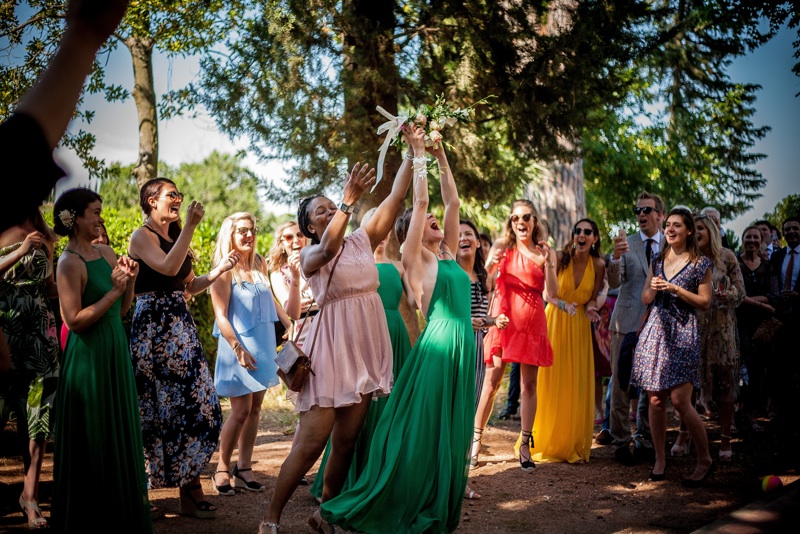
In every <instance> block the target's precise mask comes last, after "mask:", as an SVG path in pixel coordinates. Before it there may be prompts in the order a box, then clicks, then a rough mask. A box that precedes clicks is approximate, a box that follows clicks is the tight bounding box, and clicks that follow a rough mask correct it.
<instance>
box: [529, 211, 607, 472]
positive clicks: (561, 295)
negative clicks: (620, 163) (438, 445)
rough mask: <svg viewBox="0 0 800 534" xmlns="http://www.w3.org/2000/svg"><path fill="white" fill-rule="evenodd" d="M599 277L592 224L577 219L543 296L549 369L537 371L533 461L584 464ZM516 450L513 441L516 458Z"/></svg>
mask: <svg viewBox="0 0 800 534" xmlns="http://www.w3.org/2000/svg"><path fill="white" fill-rule="evenodd" d="M604 273H605V264H604V263H603V260H602V259H601V258H600V234H599V230H598V228H597V224H596V223H595V222H594V221H592V220H591V219H581V220H580V221H578V223H577V224H576V225H575V227H574V228H573V229H572V241H571V242H569V243H567V244H566V245H565V246H564V248H563V250H562V251H560V252H559V253H558V295H547V296H546V297H545V300H546V301H547V302H548V303H549V305H548V306H547V309H546V310H545V315H546V317H547V336H548V338H549V340H550V344H551V345H552V347H553V365H552V366H551V367H543V368H541V369H540V370H539V395H538V396H539V407H538V410H537V413H536V419H535V420H534V424H533V438H534V439H533V442H534V444H535V446H534V447H532V448H531V456H532V458H533V459H534V460H535V461H542V460H544V461H552V462H569V463H576V462H581V461H584V462H588V461H589V451H590V449H591V447H592V430H593V424H594V356H593V352H592V326H591V322H592V321H597V320H599V319H600V316H599V314H598V308H597V303H596V299H597V295H598V293H599V292H600V288H601V287H602V285H603V275H604ZM519 447H520V441H519V440H517V444H516V446H515V451H516V452H517V454H518V453H519Z"/></svg>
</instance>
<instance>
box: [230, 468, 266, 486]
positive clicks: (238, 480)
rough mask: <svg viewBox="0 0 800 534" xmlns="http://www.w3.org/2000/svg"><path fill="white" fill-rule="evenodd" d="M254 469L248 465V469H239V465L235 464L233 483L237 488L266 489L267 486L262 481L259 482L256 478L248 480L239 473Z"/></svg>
mask: <svg viewBox="0 0 800 534" xmlns="http://www.w3.org/2000/svg"><path fill="white" fill-rule="evenodd" d="M252 470H253V469H252V468H250V467H248V468H247V469H239V466H238V465H236V464H233V473H232V475H233V484H234V485H235V486H236V487H237V488H241V489H246V490H247V491H264V490H265V489H267V487H266V486H265V485H264V484H262V483H261V482H257V481H255V480H251V481H249V482H248V481H247V480H245V479H244V478H242V477H240V476H239V473H245V472H247V471H252Z"/></svg>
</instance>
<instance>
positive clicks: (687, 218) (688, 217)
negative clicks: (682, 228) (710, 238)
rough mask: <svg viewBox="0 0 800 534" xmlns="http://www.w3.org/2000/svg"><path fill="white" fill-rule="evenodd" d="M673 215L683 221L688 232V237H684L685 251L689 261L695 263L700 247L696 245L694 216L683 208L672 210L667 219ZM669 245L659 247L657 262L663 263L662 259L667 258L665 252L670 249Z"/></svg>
mask: <svg viewBox="0 0 800 534" xmlns="http://www.w3.org/2000/svg"><path fill="white" fill-rule="evenodd" d="M673 215H679V216H680V217H681V219H683V224H685V225H686V229H687V230H688V231H689V233H688V235H687V236H686V250H687V251H688V252H689V261H691V262H695V261H696V260H697V258H699V257H700V256H702V254H701V253H700V247H699V246H698V244H697V229H696V228H695V227H694V215H693V214H692V212H691V211H689V210H688V209H687V208H684V207H677V208H672V209H671V210H670V211H669V214H668V215H667V219H669V218H670V217H672V216H673ZM671 248H672V247H671V246H670V244H669V243H666V240H665V244H664V246H663V247H661V251H660V252H659V253H658V260H659V261H663V260H664V258H666V257H667V252H668V251H669V250H670V249H671Z"/></svg>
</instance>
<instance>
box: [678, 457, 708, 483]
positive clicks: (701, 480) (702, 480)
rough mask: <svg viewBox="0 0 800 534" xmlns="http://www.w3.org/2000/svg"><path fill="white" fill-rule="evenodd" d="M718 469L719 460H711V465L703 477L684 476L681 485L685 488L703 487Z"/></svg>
mask: <svg viewBox="0 0 800 534" xmlns="http://www.w3.org/2000/svg"><path fill="white" fill-rule="evenodd" d="M716 470H717V462H715V461H713V460H712V461H711V465H709V466H708V469H706V472H705V474H704V475H703V477H702V478H697V479H695V478H684V479H683V480H681V486H683V487H684V488H702V487H703V485H705V483H706V480H708V479H709V478H711V477H713V476H714V471H716Z"/></svg>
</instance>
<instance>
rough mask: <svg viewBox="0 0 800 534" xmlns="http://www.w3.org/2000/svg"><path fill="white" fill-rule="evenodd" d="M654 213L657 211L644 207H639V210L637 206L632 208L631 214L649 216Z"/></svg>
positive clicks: (650, 207)
mask: <svg viewBox="0 0 800 534" xmlns="http://www.w3.org/2000/svg"><path fill="white" fill-rule="evenodd" d="M654 211H655V212H658V210H657V209H655V208H654V207H652V206H644V207H641V208H640V207H639V206H637V207H635V208H633V214H634V215H639V214H640V213H644V214H645V215H650V214H651V213H652V212H654Z"/></svg>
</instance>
